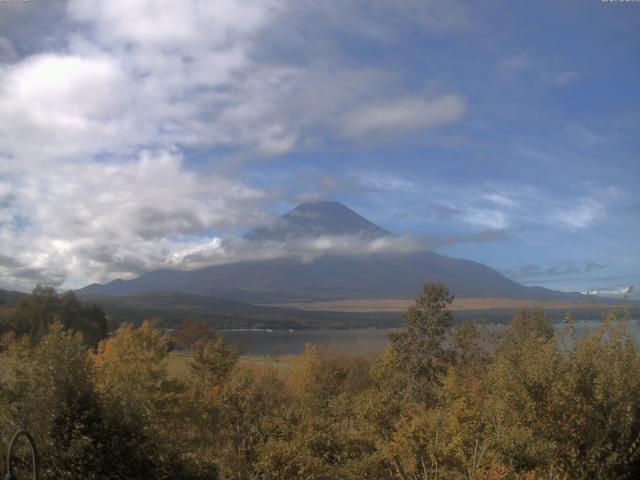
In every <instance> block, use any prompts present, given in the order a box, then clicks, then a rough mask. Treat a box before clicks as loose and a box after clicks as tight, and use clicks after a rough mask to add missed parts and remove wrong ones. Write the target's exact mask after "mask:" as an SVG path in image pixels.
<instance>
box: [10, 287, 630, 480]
mask: <svg viewBox="0 0 640 480" xmlns="http://www.w3.org/2000/svg"><path fill="white" fill-rule="evenodd" d="M451 300H452V297H451V296H450V295H449V293H448V291H447V289H446V287H444V286H443V285H442V284H432V285H427V286H425V289H424V292H423V294H422V295H421V296H420V297H419V298H418V299H417V300H416V302H415V304H414V305H412V306H411V307H409V308H408V310H407V312H406V314H405V328H404V330H402V331H401V332H398V333H396V334H394V335H393V336H392V337H391V338H390V344H389V347H388V349H387V350H386V351H385V352H384V353H383V354H382V355H380V356H379V357H376V358H369V357H364V356H360V355H355V354H350V353H339V352H335V351H332V350H331V349H318V348H316V347H313V346H309V347H308V348H307V350H306V352H305V353H304V354H303V355H300V356H297V357H290V358H288V359H287V368H278V367H276V366H273V365H268V364H259V363H257V362H246V361H239V356H238V352H237V351H235V350H233V349H232V348H229V347H228V346H227V345H225V343H224V341H223V340H222V338H221V337H219V336H218V335H216V334H215V332H212V331H210V330H207V329H206V328H205V327H204V326H202V325H197V324H193V323H192V324H191V325H188V326H187V327H188V328H185V329H183V330H182V331H180V332H178V334H177V335H176V337H174V338H172V339H170V338H167V337H166V336H164V335H163V334H162V333H161V332H160V331H159V330H157V329H155V328H154V327H153V326H152V324H151V323H149V322H146V323H144V324H143V325H142V326H140V327H138V328H136V327H134V326H131V325H124V326H121V327H120V328H119V329H118V330H117V331H115V332H114V333H113V334H111V335H110V336H108V337H107V338H106V339H104V340H101V341H99V342H97V341H96V335H97V334H96V332H97V331H98V329H99V328H102V327H103V326H105V327H106V326H107V324H104V325H103V323H102V322H101V321H100V320H96V319H97V318H98V317H99V315H98V314H97V313H96V312H95V311H92V310H86V311H85V310H83V309H84V308H85V307H84V306H82V305H80V304H78V305H75V304H73V302H72V301H71V300H70V299H67V304H65V305H67V310H66V311H67V312H76V314H75V316H74V315H67V316H65V315H61V314H59V313H58V314H55V315H53V316H51V317H50V319H49V321H44V320H42V319H43V318H45V317H43V316H41V317H38V318H40V320H39V321H38V325H39V326H38V328H26V326H27V325H28V324H29V322H28V321H27V320H26V319H25V321H24V322H23V323H20V322H17V323H16V324H15V326H16V327H20V328H21V329H20V330H19V331H14V334H13V337H14V339H13V341H12V342H7V343H11V345H10V346H9V348H8V352H7V356H6V359H5V364H6V371H5V372H4V375H3V378H4V380H3V382H2V385H1V388H0V412H1V413H2V417H1V418H0V430H1V431H0V434H1V439H2V441H3V442H5V443H6V441H7V439H8V438H9V436H10V435H11V434H12V433H13V432H14V431H15V430H16V429H18V428H26V429H27V430H29V431H30V432H32V433H33V435H34V437H35V438H36V442H37V443H38V445H39V446H40V449H41V457H42V461H43V467H44V468H43V478H46V479H70V480H72V479H73V480H75V479H78V480H80V479H83V480H84V479H194V480H195V479H216V478H219V479H238V480H243V479H247V480H249V479H264V480H270V479H273V480H275V479H282V480H284V479H292V480H293V479H309V480H321V479H354V480H355V479H359V480H360V479H389V480H396V479H397V480H408V479H460V478H464V479H474V480H475V479H486V480H489V479H496V480H497V479H538V478H540V479H598V478H601V479H609V478H638V476H639V475H640V460H639V457H638V455H639V453H640V352H639V350H638V345H637V343H636V340H635V337H634V336H633V335H632V334H631V333H630V331H629V325H628V322H629V319H628V318H626V315H625V312H624V311H623V310H621V309H616V310H614V311H612V312H610V314H609V315H608V316H607V318H606V319H605V321H604V322H603V323H602V325H601V326H600V327H599V328H598V329H596V330H594V331H592V332H591V333H589V334H587V335H585V336H583V337H580V338H578V337H577V336H576V335H575V332H574V331H573V328H572V323H571V319H570V318H568V319H567V324H566V328H565V329H563V330H562V331H559V332H556V331H554V329H553V326H552V322H551V320H550V319H549V318H548V317H546V316H545V313H544V312H543V311H540V310H533V311H530V310H522V311H521V312H520V313H518V314H517V315H516V316H515V317H514V318H513V320H512V322H511V324H510V325H509V327H508V328H507V329H506V330H505V331H504V333H503V334H502V335H501V337H500V339H499V340H498V341H497V344H496V345H495V346H494V347H495V348H492V349H491V350H490V353H489V352H488V351H487V349H486V348H483V346H484V345H486V343H484V341H483V339H482V334H481V332H480V331H479V330H478V329H477V328H476V327H474V325H472V324H462V325H459V326H456V327H452V316H451V312H450V311H449V310H448V306H449V305H450V303H451ZM56 301H57V300H56ZM54 303H55V302H54ZM57 305H58V307H60V305H61V304H57ZM74 305H75V306H74ZM58 307H55V308H58ZM72 307H73V308H72ZM52 308H53V310H52V311H58V310H55V308H54V307H52ZM36 310H37V309H36ZM78 312H84V313H82V314H81V313H78ZM14 313H15V312H14ZM23 313H24V312H23ZM31 313H32V314H33V315H36V314H39V312H38V311H35V310H34V311H33V312H31ZM40 313H42V312H40ZM12 318H13V317H12ZM21 318H22V317H21ZM70 318H73V319H75V323H74V322H72V321H71V320H70ZM83 318H91V319H93V320H92V321H91V322H89V323H88V326H87V325H85V323H84V321H83V320H82V319H83ZM85 330H86V331H85ZM9 337H11V336H9ZM5 340H6V339H5ZM176 343H178V344H180V343H182V344H184V345H186V346H190V347H192V348H193V349H194V354H193V356H192V358H191V359H190V360H189V363H188V366H187V367H186V368H185V367H184V365H183V366H182V370H181V372H183V375H180V376H177V375H171V374H170V372H169V370H168V367H167V363H168V358H169V352H170V351H171V349H172V347H173V346H174V345H175V344H176ZM93 345H97V346H95V347H94V346H93ZM185 361H186V360H185Z"/></svg>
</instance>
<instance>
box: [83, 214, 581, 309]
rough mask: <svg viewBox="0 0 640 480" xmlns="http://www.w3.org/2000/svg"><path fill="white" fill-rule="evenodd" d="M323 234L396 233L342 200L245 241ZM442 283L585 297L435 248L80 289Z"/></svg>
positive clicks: (293, 294) (268, 298) (278, 293)
mask: <svg viewBox="0 0 640 480" xmlns="http://www.w3.org/2000/svg"><path fill="white" fill-rule="evenodd" d="M314 235H315V236H318V235H355V236H357V237H359V238H362V239H363V241H364V239H372V238H379V237H384V236H389V235H390V233H389V232H387V231H386V230H384V229H382V228H380V227H378V226H377V225H375V224H374V223H372V222H370V221H369V220H367V219H365V218H363V217H362V216H360V215H358V214H357V213H355V212H354V211H353V210H351V209H349V208H348V207H346V206H344V205H342V204H341V203H339V202H327V201H323V202H313V203H307V204H302V205H299V206H298V207H296V208H294V209H293V210H291V211H290V212H288V213H287V214H285V215H283V217H282V221H281V222H279V223H278V224H276V225H272V226H268V227H259V228H257V229H255V230H252V231H251V232H249V233H248V234H247V235H246V236H245V238H247V239H249V240H251V241H255V242H264V241H282V242H286V241H287V240H288V239H291V238H300V237H305V236H314ZM436 280H440V281H443V282H445V283H446V284H447V285H448V287H449V289H450V290H451V292H452V293H453V294H454V295H456V296H458V297H506V298H524V299H566V298H582V296H581V295H580V294H569V293H564V292H557V291H553V290H548V289H546V288H542V287H526V286H523V285H521V284H519V283H517V282H515V281H513V280H511V279H509V278H507V277H505V276H504V275H502V274H501V273H499V272H497V271H496V270H493V269H492V268H490V267H488V266H486V265H483V264H481V263H478V262H473V261H471V260H464V259H456V258H450V257H446V256H443V255H439V254H438V253H435V252H433V251H419V252H409V253H408V252H398V253H373V254H359V255H337V254H326V255H323V256H320V257H318V258H315V259H314V260H311V261H305V262H303V261H301V260H298V259H294V258H279V259H273V260H260V261H256V260H254V261H243V262H237V263H229V264H224V265H216V266H211V267H205V268H201V269H198V270H192V271H178V270H156V271H153V272H149V273H146V274H144V275H142V276H140V277H138V278H136V279H133V280H128V281H125V280H114V281H113V282H110V283H107V284H105V285H100V284H93V285H89V286H87V287H85V288H83V289H80V290H79V293H80V294H83V295H132V294H144V293H149V292H158V291H173V292H184V293H189V294H195V295H206V296H212V297H219V298H226V299H230V300H235V301H242V302H247V303H284V302H310V301H322V300H342V299H354V298H412V297H415V296H416V295H417V294H418V293H419V291H420V289H421V286H422V284H424V283H425V282H429V281H436Z"/></svg>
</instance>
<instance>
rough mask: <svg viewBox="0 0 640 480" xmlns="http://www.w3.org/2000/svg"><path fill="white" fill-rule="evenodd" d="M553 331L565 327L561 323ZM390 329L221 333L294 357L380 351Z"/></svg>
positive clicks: (258, 351) (255, 351) (252, 348)
mask: <svg viewBox="0 0 640 480" xmlns="http://www.w3.org/2000/svg"><path fill="white" fill-rule="evenodd" d="M600 323H601V322H600V321H599V320H590V321H584V322H575V324H574V325H575V328H576V331H577V333H578V335H581V334H584V333H585V332H587V331H589V330H590V329H593V328H596V327H597V326H598V325H600ZM631 325H632V329H633V331H634V333H635V335H636V338H637V339H638V341H640V326H639V325H638V322H636V321H634V322H632V324H631ZM555 326H556V328H561V327H563V326H564V324H562V323H558V324H556V325H555ZM488 327H489V331H494V332H497V331H500V330H501V329H503V328H504V327H505V326H504V325H488ZM394 330H396V329H391V328H350V329H322V330H311V329H309V330H240V329H239V330H221V332H220V333H222V336H223V337H224V339H225V341H226V342H227V343H230V344H237V345H240V346H241V347H242V349H243V351H244V353H246V354H248V355H274V354H291V355H297V354H300V353H302V352H303V351H304V346H305V344H307V343H311V344H314V345H318V346H320V345H331V346H333V347H334V348H335V349H336V350H338V351H350V352H357V353H362V354H376V353H380V352H382V350H384V348H385V347H386V345H387V343H388V335H389V332H392V331H394Z"/></svg>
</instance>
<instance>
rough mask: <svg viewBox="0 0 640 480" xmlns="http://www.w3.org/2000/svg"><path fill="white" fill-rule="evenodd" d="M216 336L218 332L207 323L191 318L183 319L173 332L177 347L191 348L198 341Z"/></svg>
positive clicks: (202, 341)
mask: <svg viewBox="0 0 640 480" xmlns="http://www.w3.org/2000/svg"><path fill="white" fill-rule="evenodd" d="M216 338H218V334H217V333H216V331H215V330H213V329H212V328H211V327H210V326H209V325H207V324H206V323H202V322H194V321H193V320H184V321H183V322H182V323H181V324H180V326H179V327H178V330H177V331H176V333H175V336H174V339H175V342H176V345H177V347H178V348H182V349H184V350H193V349H194V348H196V347H197V346H198V344H199V343H204V342H206V341H208V340H211V339H216Z"/></svg>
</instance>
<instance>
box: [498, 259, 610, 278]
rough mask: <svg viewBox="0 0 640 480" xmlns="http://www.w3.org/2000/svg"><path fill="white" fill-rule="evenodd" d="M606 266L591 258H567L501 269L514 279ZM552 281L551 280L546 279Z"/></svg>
mask: <svg viewBox="0 0 640 480" xmlns="http://www.w3.org/2000/svg"><path fill="white" fill-rule="evenodd" d="M603 268H606V267H605V265H602V264H600V263H597V262H594V261H592V260H583V261H576V260H567V261H564V262H557V263H553V264H550V265H536V264H527V265H520V266H518V267H516V268H508V269H505V270H503V271H502V273H503V274H504V275H506V276H507V277H509V278H512V279H514V280H529V279H536V281H538V282H542V280H538V278H540V277H565V276H566V275H578V274H582V273H587V272H593V271H596V270H601V269H603ZM548 281H553V280H548Z"/></svg>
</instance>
